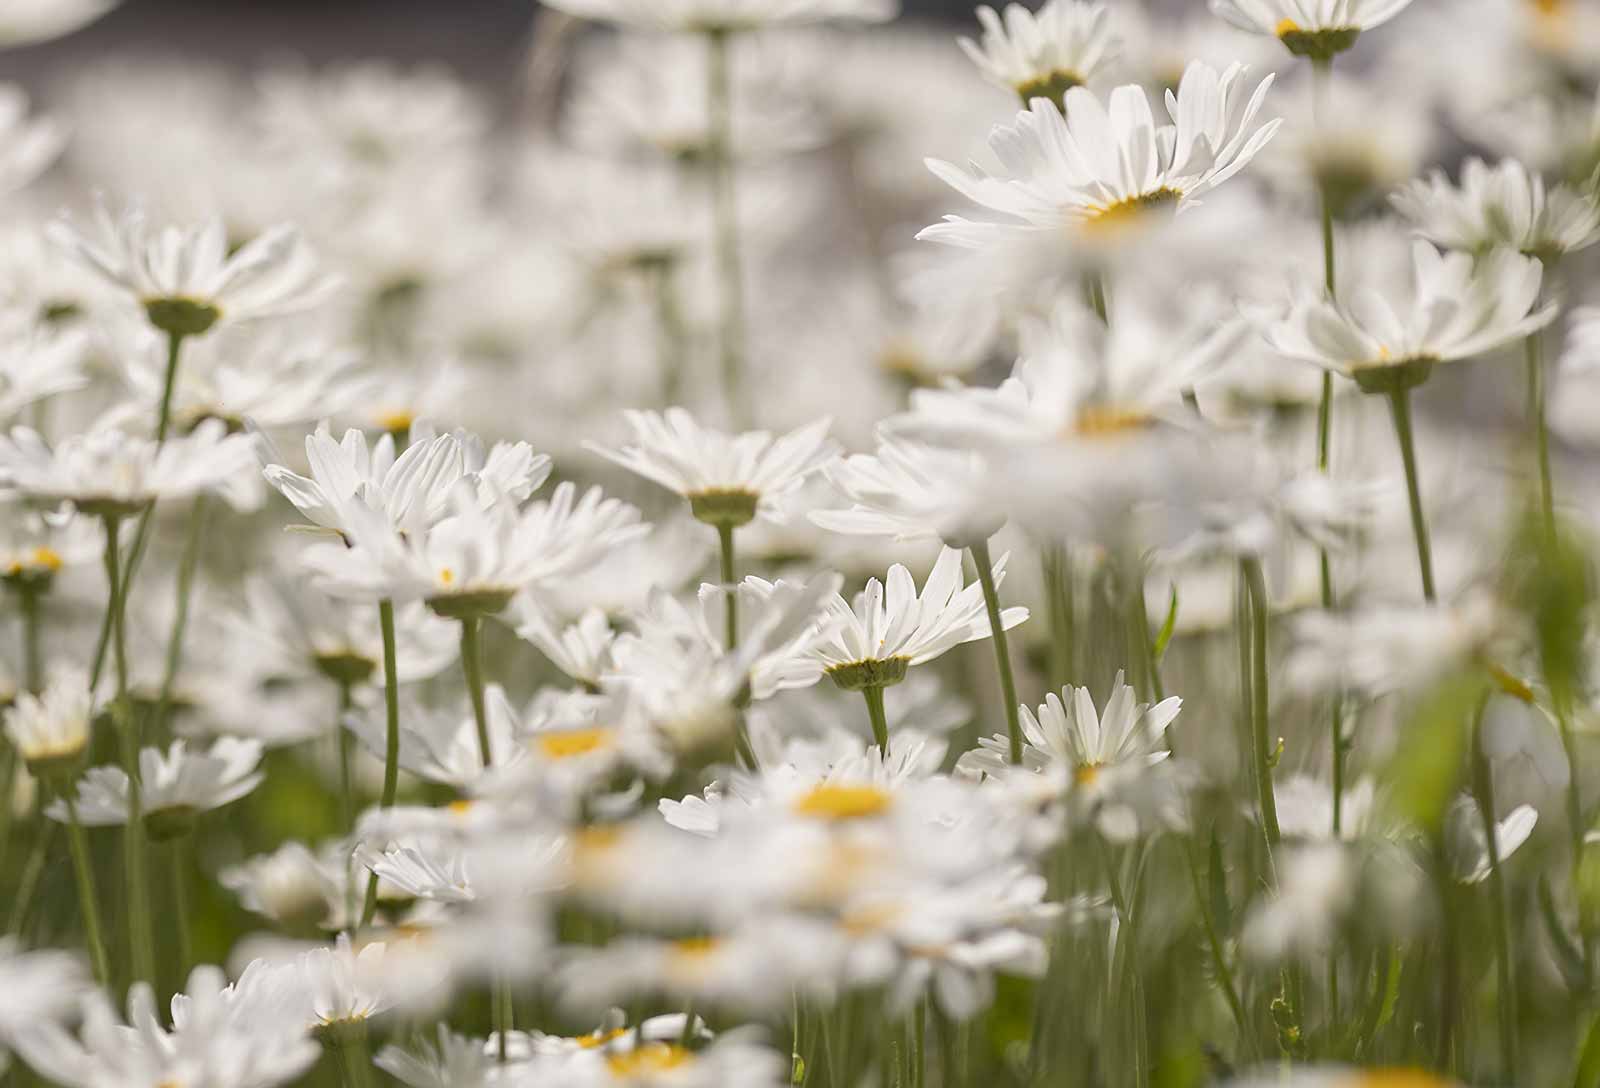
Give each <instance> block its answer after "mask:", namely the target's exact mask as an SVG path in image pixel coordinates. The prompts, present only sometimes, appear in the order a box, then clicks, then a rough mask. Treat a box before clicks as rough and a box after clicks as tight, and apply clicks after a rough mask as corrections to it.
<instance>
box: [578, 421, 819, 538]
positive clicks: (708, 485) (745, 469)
mask: <svg viewBox="0 0 1600 1088" xmlns="http://www.w3.org/2000/svg"><path fill="white" fill-rule="evenodd" d="M624 417H625V418H626V419H627V421H628V426H629V427H631V428H632V429H633V434H634V444H633V445H630V446H623V447H622V448H621V449H619V450H611V449H607V448H605V447H603V446H600V445H597V444H595V443H586V444H585V448H587V449H589V450H591V451H593V452H595V453H598V454H599V455H600V456H602V457H604V458H606V459H607V460H609V461H614V462H615V463H617V464H619V465H621V466H622V467H623V468H625V469H627V470H628V471H630V472H634V473H637V474H638V475H640V476H643V477H644V478H645V479H647V480H652V481H654V482H655V483H658V484H660V485H661V486H662V487H664V488H666V489H667V490H668V491H674V492H676V493H677V494H679V495H682V496H683V497H684V498H685V499H688V500H689V509H690V511H691V512H692V513H693V514H694V516H695V517H696V518H698V519H699V520H701V521H704V522H707V523H708V524H711V525H728V526H731V527H738V526H740V525H745V524H748V523H749V522H750V521H751V520H753V519H754V518H755V517H756V516H757V515H762V516H765V517H771V516H773V513H774V508H775V505H776V502H777V500H778V499H779V498H781V497H782V496H784V495H787V494H789V493H790V492H792V491H794V490H795V489H797V488H798V487H799V486H800V485H801V484H802V483H804V482H805V479H806V477H807V476H809V475H810V474H811V473H813V472H816V471H817V470H819V469H821V468H822V467H823V466H824V465H826V464H827V463H828V462H829V461H831V460H832V459H833V458H834V457H835V456H836V455H837V453H838V447H836V446H835V445H834V444H833V443H832V442H830V441H828V438H827V433H828V427H829V424H830V422H831V421H830V420H828V419H819V420H817V421H816V422H814V423H810V424H808V425H806V426H804V427H801V428H798V429H797V430H794V431H791V432H789V433H788V434H786V435H782V436H780V437H778V438H773V437H772V436H771V435H770V434H768V433H766V432H765V431H747V432H745V433H743V434H738V435H731V434H727V433H726V432H723V431H718V430H713V429H712V428H709V427H702V426H701V425H700V424H699V423H697V422H695V419H694V417H693V416H691V415H690V414H689V413H688V412H686V411H684V410H683V409H682V408H669V409H667V410H666V412H665V413H658V412H636V411H630V412H626V413H624Z"/></svg>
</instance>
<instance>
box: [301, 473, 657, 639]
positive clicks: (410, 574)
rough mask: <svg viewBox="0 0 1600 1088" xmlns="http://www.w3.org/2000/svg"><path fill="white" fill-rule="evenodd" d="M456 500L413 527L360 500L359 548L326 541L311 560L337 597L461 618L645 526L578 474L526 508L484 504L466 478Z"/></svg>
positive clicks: (591, 558) (569, 570) (355, 528)
mask: <svg viewBox="0 0 1600 1088" xmlns="http://www.w3.org/2000/svg"><path fill="white" fill-rule="evenodd" d="M449 498H450V511H451V512H450V514H449V516H447V517H445V518H443V519H442V520H440V521H438V522H437V523H435V524H433V525H430V526H428V527H427V529H426V530H425V531H420V532H413V533H409V534H403V533H402V532H400V531H397V530H396V529H395V528H394V526H393V525H392V524H391V523H390V522H389V521H388V519H387V517H386V516H385V515H384V514H383V513H381V512H379V511H373V510H370V509H368V508H366V507H357V508H354V509H353V510H352V511H351V513H352V514H354V515H356V516H355V519H354V520H353V521H352V522H351V523H350V524H349V525H348V526H347V528H346V531H347V533H348V535H349V538H350V540H351V542H352V544H353V545H354V546H353V547H346V546H344V545H341V544H326V545H319V546H317V547H314V548H312V549H309V550H308V551H307V552H306V555H305V563H306V565H307V566H308V567H309V568H310V569H311V570H312V571H313V572H314V573H316V574H317V576H318V577H319V579H320V580H321V582H322V584H323V585H324V586H325V587H326V588H327V589H328V590H329V591H330V592H333V593H335V594H336V595H338V596H343V597H349V598H352V599H355V600H394V601H401V602H403V601H409V600H423V601H425V602H427V604H428V606H429V607H430V608H432V609H433V610H434V611H435V612H437V613H438V614H439V615H441V616H447V617H449V618H452V619H461V618H463V617H467V616H479V615H486V614H490V613H494V612H499V611H500V610H501V609H503V608H504V607H505V606H506V605H507V604H509V603H510V601H511V599H512V598H513V597H514V596H516V594H517V593H518V592H519V591H521V590H523V589H526V588H528V587H529V586H532V585H535V584H537V583H543V582H549V581H552V580H554V579H558V578H562V577H565V576H567V575H569V574H573V573H576V572H578V571H580V570H583V569H584V568H586V567H589V566H591V565H593V564H594V563H595V562H597V561H598V560H599V559H600V557H601V556H603V555H604V554H605V552H606V551H607V550H608V549H610V548H612V547H614V546H616V545H618V544H621V543H623V542H625V541H627V540H630V539H632V538H633V537H636V536H638V535H640V534H641V533H643V532H644V531H645V526H643V525H641V524H640V522H639V511H638V510H637V509H636V508H635V507H633V506H630V505H628V504H627V503H625V502H621V501H619V500H617V499H608V498H606V497H605V496H604V495H603V494H602V493H601V491H600V489H599V488H598V487H596V488H591V489H590V490H589V491H587V492H585V493H584V494H583V495H582V497H581V498H580V497H578V489H577V487H576V485H574V484H572V483H570V482H568V483H563V484H561V485H560V486H559V487H557V488H556V489H555V491H554V492H553V493H552V494H551V497H550V499H549V500H547V501H545V502H538V503H534V504H532V505H531V506H529V507H527V508H526V509H521V508H519V507H518V506H517V505H516V504H515V503H514V502H512V501H511V500H510V499H506V498H503V499H501V500H499V501H497V502H493V503H490V504H488V505H484V504H483V503H482V502H481V501H480V498H479V495H478V491H477V489H476V488H474V487H472V486H471V485H470V484H469V483H466V482H458V483H457V484H456V486H455V487H454V488H453V489H452V490H451V492H450V496H449Z"/></svg>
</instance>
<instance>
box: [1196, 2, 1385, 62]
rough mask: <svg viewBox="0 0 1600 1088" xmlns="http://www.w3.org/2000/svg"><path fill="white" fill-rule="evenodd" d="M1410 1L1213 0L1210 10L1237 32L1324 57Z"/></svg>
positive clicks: (1299, 53) (1301, 53)
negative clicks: (1272, 39)
mask: <svg viewBox="0 0 1600 1088" xmlns="http://www.w3.org/2000/svg"><path fill="white" fill-rule="evenodd" d="M1410 4H1411V0H1211V10H1212V11H1214V12H1216V13H1217V14H1218V15H1220V16H1222V17H1223V18H1224V19H1226V20H1227V21H1228V22H1230V23H1232V24H1233V25H1234V26H1236V27H1238V28H1239V29H1241V30H1248V31H1250V32H1251V33H1253V34H1266V35H1269V36H1271V37H1274V38H1277V39H1278V40H1279V41H1281V42H1282V43H1283V44H1284V46H1285V47H1286V48H1287V49H1288V50H1289V52H1291V53H1293V54H1294V55H1295V56H1297V57H1310V58H1312V59H1313V60H1321V61H1326V60H1328V59H1329V58H1331V57H1333V56H1334V55H1335V54H1338V53H1342V52H1344V51H1345V50H1346V49H1349V48H1350V47H1351V46H1352V45H1354V44H1355V43H1356V38H1357V37H1359V36H1360V34H1361V32H1362V31H1363V30H1371V29H1372V28H1373V27H1375V26H1379V25H1381V24H1383V23H1386V22H1388V21H1389V20H1390V19H1393V18H1394V17H1395V16H1396V15H1399V14H1400V13H1401V12H1402V11H1404V10H1405V9H1406V8H1407V7H1409V6H1410Z"/></svg>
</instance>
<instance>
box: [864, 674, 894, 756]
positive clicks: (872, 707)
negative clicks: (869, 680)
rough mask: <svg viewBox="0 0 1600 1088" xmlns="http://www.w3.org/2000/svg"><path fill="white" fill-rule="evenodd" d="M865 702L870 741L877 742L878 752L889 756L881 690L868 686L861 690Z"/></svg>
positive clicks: (872, 685) (887, 726)
mask: <svg viewBox="0 0 1600 1088" xmlns="http://www.w3.org/2000/svg"><path fill="white" fill-rule="evenodd" d="M861 694H862V696H864V697H865V698H866V700H867V717H868V718H870V719H871V720H872V739H873V740H875V741H877V742H878V751H879V752H881V753H883V754H884V755H886V756H887V755H888V754H889V716H888V715H887V714H886V713H885V712H884V709H883V688H881V687H879V686H878V685H877V684H868V685H867V686H866V687H864V688H862V689H861Z"/></svg>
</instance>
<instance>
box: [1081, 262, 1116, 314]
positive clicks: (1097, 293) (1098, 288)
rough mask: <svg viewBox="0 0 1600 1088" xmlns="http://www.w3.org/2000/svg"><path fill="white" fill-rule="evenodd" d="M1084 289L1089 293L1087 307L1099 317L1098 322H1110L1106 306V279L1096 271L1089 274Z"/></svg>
mask: <svg viewBox="0 0 1600 1088" xmlns="http://www.w3.org/2000/svg"><path fill="white" fill-rule="evenodd" d="M1086 289H1087V291H1088V293H1089V309H1091V310H1093V311H1094V315H1095V316H1096V317H1098V318H1099V319H1100V324H1102V325H1109V324H1111V317H1110V313H1109V311H1108V310H1107V308H1106V281H1105V278H1104V277H1103V276H1101V275H1100V274H1099V273H1098V272H1095V273H1091V274H1090V275H1089V280H1088V284H1087V285H1086Z"/></svg>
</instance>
